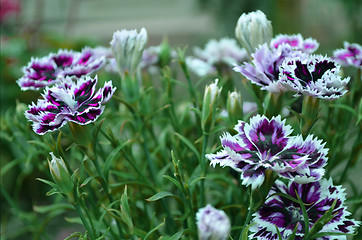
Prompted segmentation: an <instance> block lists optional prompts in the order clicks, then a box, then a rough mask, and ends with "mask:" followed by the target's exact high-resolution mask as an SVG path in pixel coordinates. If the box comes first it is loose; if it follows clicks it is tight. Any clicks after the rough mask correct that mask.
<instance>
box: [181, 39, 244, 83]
mask: <svg viewBox="0 0 362 240" xmlns="http://www.w3.org/2000/svg"><path fill="white" fill-rule="evenodd" d="M194 54H195V57H187V58H186V64H187V65H188V67H189V68H190V70H191V71H193V72H194V73H196V74H197V75H198V76H200V77H202V76H205V75H207V74H212V73H214V72H215V71H217V70H221V71H222V70H228V69H231V67H232V66H233V64H236V63H238V64H239V63H241V62H243V61H246V60H248V58H249V57H248V54H247V52H246V50H245V49H244V48H240V47H239V46H238V45H237V43H236V40H235V39H231V38H222V39H220V40H219V41H217V40H215V39H212V40H210V41H209V42H208V43H207V44H206V46H205V49H201V48H197V47H196V48H194Z"/></svg>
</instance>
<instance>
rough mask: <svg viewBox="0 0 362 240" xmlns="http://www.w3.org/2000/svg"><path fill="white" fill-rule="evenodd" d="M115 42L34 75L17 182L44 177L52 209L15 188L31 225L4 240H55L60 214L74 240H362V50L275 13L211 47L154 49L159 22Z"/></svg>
mask: <svg viewBox="0 0 362 240" xmlns="http://www.w3.org/2000/svg"><path fill="white" fill-rule="evenodd" d="M109 41H110V45H109V46H98V47H88V46H83V48H82V50H80V51H76V50H71V49H59V50H58V51H55V52H49V53H48V54H46V55H44V56H43V57H32V58H31V59H28V60H29V62H28V64H26V65H25V66H24V67H23V68H22V69H19V71H22V77H21V78H19V79H18V80H17V82H16V83H15V82H14V84H18V86H19V87H20V88H21V90H22V91H24V92H25V93H29V94H32V96H34V95H35V96H36V100H34V101H31V102H22V101H18V102H17V106H16V109H9V110H8V111H7V112H6V114H5V115H4V117H2V119H1V137H2V139H3V140H4V141H7V142H8V143H9V145H11V148H10V149H9V150H8V151H12V152H14V155H15V156H17V158H15V159H13V160H12V161H10V162H8V163H7V164H5V165H4V166H3V168H2V170H1V176H2V178H3V177H6V176H8V173H9V172H11V169H12V168H14V167H17V166H20V167H21V166H23V167H24V168H25V166H29V165H30V166H32V167H33V168H36V171H33V172H34V173H36V174H33V175H32V176H31V177H32V178H33V179H36V180H37V181H35V184H36V185H39V186H41V187H44V188H46V189H47V193H46V198H47V201H45V203H44V204H37V205H34V206H32V209H33V211H34V213H36V215H34V214H28V213H26V214H25V213H24V212H23V211H22V210H21V208H22V207H21V206H19V205H18V204H17V202H16V201H15V200H14V195H13V194H12V192H10V191H12V190H9V189H7V188H6V187H3V186H1V196H2V201H4V202H6V204H7V206H9V208H10V209H11V212H12V214H14V215H17V216H19V219H21V222H22V224H20V225H19V223H14V224H15V225H16V226H22V227H17V228H18V229H22V230H18V231H19V232H16V229H14V230H15V232H12V233H11V232H10V231H5V232H4V233H2V235H3V236H4V239H11V237H12V236H13V237H16V236H17V234H19V235H21V231H24V232H29V231H30V232H33V233H34V236H35V237H33V238H34V239H54V238H53V237H52V236H51V235H49V234H51V231H47V233H45V231H44V229H45V228H48V226H49V225H51V224H52V221H55V220H54V219H57V221H56V222H57V224H58V225H60V226H61V225H64V226H65V225H66V224H67V225H66V226H70V225H71V226H76V229H78V230H77V231H74V232H73V233H70V234H69V235H68V237H66V239H91V240H95V239H163V240H171V239H172V240H176V239H200V240H208V239H210V240H211V239H212V240H225V239H239V240H246V239H257V240H292V239H296V240H297V239H298V240H301V239H303V240H312V239H318V240H322V239H330V240H332V239H361V234H360V233H358V232H361V218H362V189H361V187H360V186H359V185H358V184H356V182H353V181H350V178H349V171H350V169H351V168H353V167H354V166H357V164H358V162H359V161H361V158H362V157H361V155H362V154H361V148H362V137H361V126H362V125H361V120H362V99H361V96H362V86H361V83H362V79H361V70H362V46H361V45H360V44H358V43H349V42H344V43H341V47H340V49H336V50H335V51H334V52H333V55H331V56H327V55H320V54H318V48H319V47H320V46H319V43H318V39H313V38H310V37H308V36H302V35H301V34H278V35H274V34H273V28H272V23H271V21H269V20H268V19H267V17H266V16H265V14H264V13H263V12H261V11H259V10H258V11H255V12H250V13H244V14H242V15H241V16H240V18H239V20H238V22H237V23H235V38H226V37H225V38H222V39H212V40H210V41H209V42H208V43H207V44H206V45H205V47H204V48H200V47H195V48H192V47H191V48H190V47H189V48H186V47H185V48H173V47H172V46H171V45H170V44H169V43H168V42H167V41H166V40H164V41H163V42H161V43H160V44H159V45H158V46H148V43H147V41H148V37H147V30H146V29H145V28H142V29H139V30H126V29H123V30H119V31H116V32H115V33H114V34H113V36H109ZM343 44H344V45H343ZM342 46H343V47H342ZM187 50H192V54H190V53H189V51H187ZM24 174H25V173H24ZM346 189H347V190H348V191H347V190H346ZM14 191H15V192H17V194H18V195H19V194H20V193H19V189H15V190H14ZM38 215H40V216H42V218H37V216H38ZM9 224H10V223H9ZM27 224H28V225H29V226H31V227H32V228H31V229H27V226H26V225H27ZM35 226H37V227H35ZM60 226H52V227H53V228H54V229H58V228H59V227H60ZM2 227H3V228H4V229H6V228H5V227H6V226H2ZM8 228H9V229H11V226H9V227H8ZM72 229H74V228H72ZM358 237H359V238H358ZM29 239H30V238H29Z"/></svg>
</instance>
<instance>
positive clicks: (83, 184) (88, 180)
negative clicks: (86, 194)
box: [80, 176, 97, 187]
mask: <svg viewBox="0 0 362 240" xmlns="http://www.w3.org/2000/svg"><path fill="white" fill-rule="evenodd" d="M95 178H97V176H91V177H88V178H87V179H86V180H84V181H83V183H82V184H81V185H80V187H84V186H85V185H87V184H88V183H89V182H90V181H91V180H93V179H95Z"/></svg>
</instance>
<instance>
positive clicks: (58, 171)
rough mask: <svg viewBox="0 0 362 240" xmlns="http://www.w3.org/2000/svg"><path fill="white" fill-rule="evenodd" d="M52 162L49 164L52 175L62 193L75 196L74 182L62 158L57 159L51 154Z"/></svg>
mask: <svg viewBox="0 0 362 240" xmlns="http://www.w3.org/2000/svg"><path fill="white" fill-rule="evenodd" d="M50 155H51V156H52V160H51V161H50V162H49V161H48V163H49V169H50V174H51V175H52V177H53V179H54V181H55V183H56V184H57V185H58V187H59V189H60V191H61V192H62V193H63V194H65V195H67V196H69V197H72V196H73V181H72V178H71V176H70V174H69V172H68V169H67V166H66V165H65V162H64V160H63V159H62V158H57V157H55V156H54V154H53V153H52V152H51V153H50Z"/></svg>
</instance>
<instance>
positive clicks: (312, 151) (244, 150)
mask: <svg viewBox="0 0 362 240" xmlns="http://www.w3.org/2000/svg"><path fill="white" fill-rule="evenodd" d="M234 129H235V130H236V131H237V132H238V133H237V134H236V135H234V136H232V135H231V134H230V133H228V132H227V133H224V135H223V136H222V137H221V144H222V147H223V149H222V150H221V151H219V152H217V153H216V154H207V155H206V158H208V159H209V160H210V161H211V163H210V165H213V166H214V167H215V165H216V164H220V166H222V167H225V166H228V167H231V168H233V169H234V170H235V171H238V172H240V173H241V180H242V184H243V185H246V186H248V185H251V188H252V189H256V188H257V187H259V186H260V185H262V184H263V182H264V180H265V171H266V170H268V169H271V170H272V171H274V172H277V173H278V175H279V176H280V177H283V178H288V179H292V180H294V181H297V182H299V183H307V182H312V181H318V180H319V179H320V178H321V177H322V176H323V174H324V169H323V168H324V166H325V165H326V162H327V153H328V149H326V148H324V145H325V144H324V143H322V141H320V140H318V139H317V138H313V136H311V135H310V136H308V137H307V138H306V139H305V140H303V138H302V137H301V136H289V135H290V134H291V133H292V128H291V126H289V125H286V124H285V120H283V121H282V120H281V117H280V116H277V117H273V118H272V119H270V120H269V119H268V118H267V117H265V116H260V115H256V116H254V117H252V118H251V119H250V123H246V122H243V121H239V123H238V124H237V125H236V126H235V128H234Z"/></svg>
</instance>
